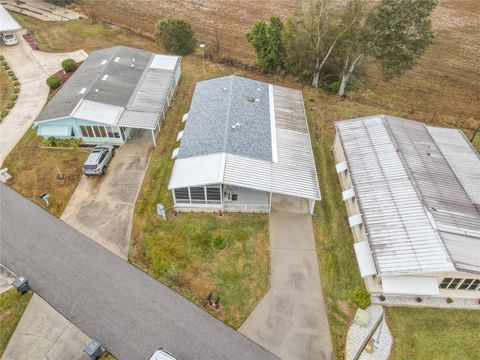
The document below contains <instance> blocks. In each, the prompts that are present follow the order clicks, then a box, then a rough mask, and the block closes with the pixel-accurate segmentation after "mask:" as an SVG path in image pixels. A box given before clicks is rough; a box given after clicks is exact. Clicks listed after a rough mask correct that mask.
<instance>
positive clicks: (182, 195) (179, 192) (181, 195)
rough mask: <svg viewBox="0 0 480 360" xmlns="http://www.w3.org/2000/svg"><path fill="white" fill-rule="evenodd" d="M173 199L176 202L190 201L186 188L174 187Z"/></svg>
mask: <svg viewBox="0 0 480 360" xmlns="http://www.w3.org/2000/svg"><path fill="white" fill-rule="evenodd" d="M174 194H175V201H176V202H177V203H184V204H185V203H187V204H188V203H190V196H189V195H188V188H181V189H175V190H174Z"/></svg>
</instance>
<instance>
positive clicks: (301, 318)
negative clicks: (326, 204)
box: [240, 195, 333, 360]
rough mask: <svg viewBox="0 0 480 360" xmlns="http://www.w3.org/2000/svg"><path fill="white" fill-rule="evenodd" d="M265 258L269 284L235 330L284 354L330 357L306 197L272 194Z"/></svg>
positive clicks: (318, 359) (296, 359)
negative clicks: (301, 198) (303, 198)
mask: <svg viewBox="0 0 480 360" xmlns="http://www.w3.org/2000/svg"><path fill="white" fill-rule="evenodd" d="M270 259H271V260H270V261H271V265H270V266H271V287H270V290H269V291H268V293H267V294H266V295H265V296H264V297H263V299H262V300H261V301H260V302H259V303H258V305H257V307H256V308H255V309H254V310H253V312H252V313H251V314H250V316H249V317H248V319H247V320H246V321H245V322H244V323H243V325H242V326H241V327H240V332H241V333H243V334H244V335H246V336H247V337H249V338H250V339H252V340H253V341H255V342H256V343H258V344H260V345H262V346H263V347H264V348H266V349H267V350H269V351H270V352H272V353H273V354H275V355H277V356H278V357H279V358H280V359H283V360H327V359H328V360H329V359H333V348H332V340H331V337H330V330H329V328H328V321H327V312H326V309H325V304H324V301H323V293H322V287H321V284H320V273H319V269H318V258H317V251H316V245H315V239H314V236H313V226H312V218H311V216H310V214H309V210H308V203H307V201H306V200H299V199H297V198H290V197H286V196H281V195H274V196H273V198H272V211H271V213H270Z"/></svg>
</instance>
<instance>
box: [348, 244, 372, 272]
mask: <svg viewBox="0 0 480 360" xmlns="http://www.w3.org/2000/svg"><path fill="white" fill-rule="evenodd" d="M353 248H354V249H355V256H356V257H357V263H358V268H359V269H360V275H361V276H362V278H364V277H367V276H370V275H376V274H377V268H376V267H375V262H374V261H373V256H372V251H371V250H370V245H369V244H368V241H366V240H365V241H361V242H358V243H355V244H354V245H353Z"/></svg>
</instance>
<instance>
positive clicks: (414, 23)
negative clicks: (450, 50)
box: [338, 0, 437, 96]
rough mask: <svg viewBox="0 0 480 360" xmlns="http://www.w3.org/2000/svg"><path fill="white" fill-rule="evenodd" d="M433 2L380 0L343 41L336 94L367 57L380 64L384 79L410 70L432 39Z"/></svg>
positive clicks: (342, 93) (432, 0) (339, 92)
mask: <svg viewBox="0 0 480 360" xmlns="http://www.w3.org/2000/svg"><path fill="white" fill-rule="evenodd" d="M436 5H437V0H422V1H418V0H381V1H380V3H379V4H378V5H377V6H376V7H375V8H374V9H373V10H372V11H371V12H370V13H369V14H368V15H367V16H366V19H365V22H364V24H363V26H360V27H357V28H355V29H354V30H355V31H353V32H352V33H351V34H350V39H349V41H347V42H346V43H345V47H344V68H343V72H342V77H341V82H340V89H339V91H338V95H340V96H344V95H345V93H346V88H347V85H348V82H349V81H350V79H351V77H352V75H353V73H354V72H355V70H356V69H357V68H358V65H359V64H360V63H361V62H362V60H363V59H364V58H365V57H366V56H372V57H373V58H375V59H376V60H377V61H378V62H379V63H380V65H381V67H382V73H383V76H384V79H385V80H387V81H388V80H391V79H392V78H394V77H396V76H400V75H401V74H403V73H404V72H405V71H407V70H410V69H411V68H412V67H413V66H414V65H415V63H416V61H417V60H418V59H419V58H420V57H421V56H422V55H423V54H424V53H425V50H426V49H427V47H428V46H429V45H430V43H431V42H432V39H433V30H432V24H431V20H430V15H431V13H432V11H433V9H435V6H436Z"/></svg>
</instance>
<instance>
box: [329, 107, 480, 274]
mask: <svg viewBox="0 0 480 360" xmlns="http://www.w3.org/2000/svg"><path fill="white" fill-rule="evenodd" d="M335 126H336V129H337V133H338V136H339V140H340V142H341V145H342V148H343V152H344V154H345V158H346V160H347V161H346V162H347V167H348V171H349V173H350V177H351V179H352V183H353V191H354V192H355V196H356V199H357V202H358V205H359V208H360V212H361V216H362V220H363V224H364V226H365V230H366V233H367V237H368V241H369V243H370V247H371V250H372V253H373V258H374V260H375V264H376V266H377V270H378V272H379V273H380V274H400V273H414V272H419V273H426V272H447V271H455V270H459V271H467V272H474V273H480V210H479V206H478V192H479V187H480V158H479V156H478V153H477V152H476V151H475V149H474V148H473V147H472V146H471V145H470V144H469V143H468V140H467V139H466V138H465V137H464V136H463V134H461V133H459V131H458V130H456V129H446V128H436V127H431V126H426V125H425V124H423V123H420V122H416V121H411V120H405V119H400V118H395V117H391V116H386V115H378V116H371V117H366V118H360V119H353V120H347V121H338V122H336V123H335ZM447 139H449V140H448V141H447Z"/></svg>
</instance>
